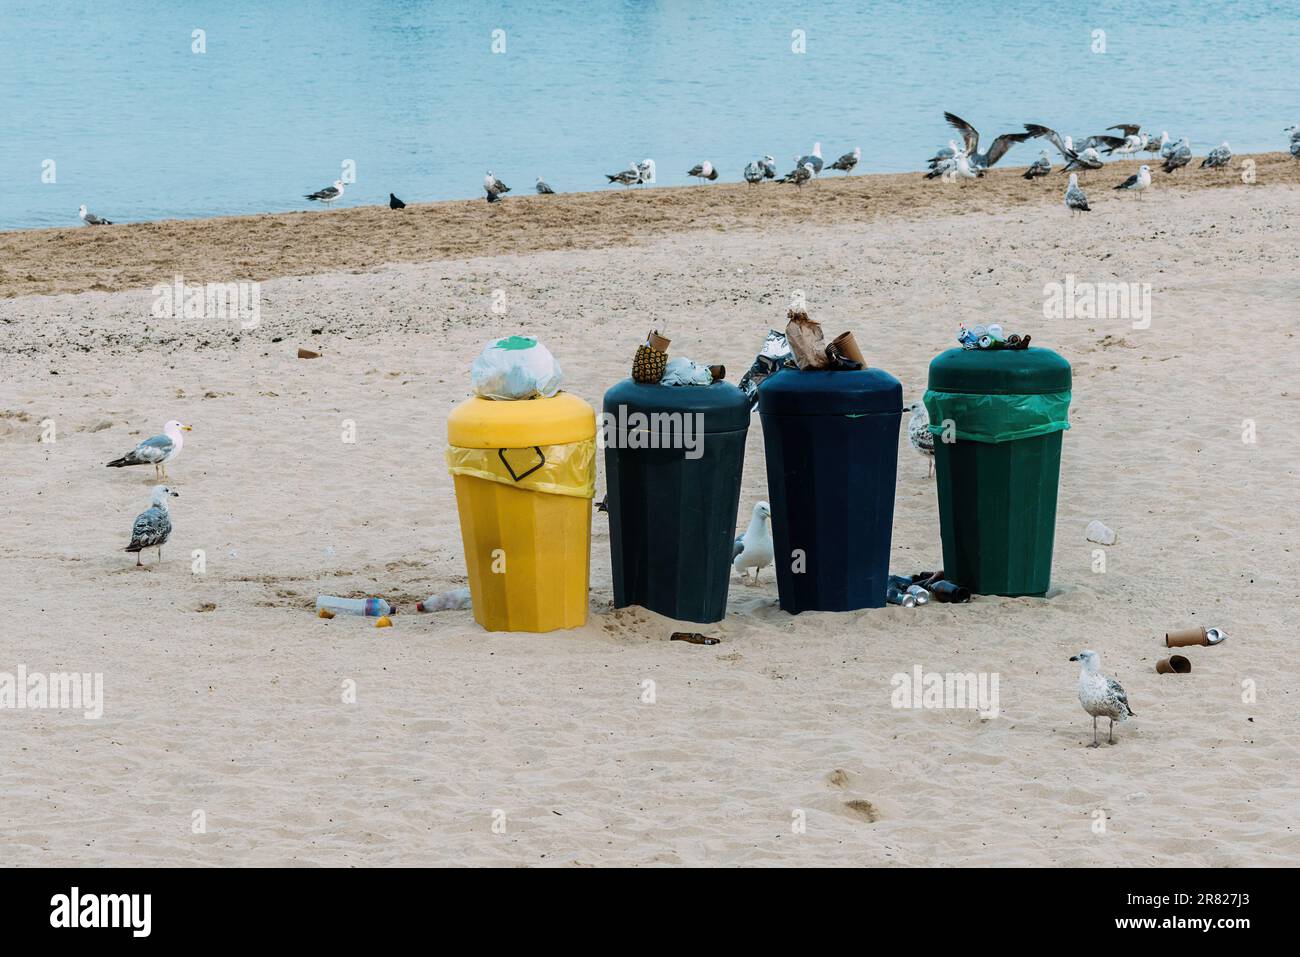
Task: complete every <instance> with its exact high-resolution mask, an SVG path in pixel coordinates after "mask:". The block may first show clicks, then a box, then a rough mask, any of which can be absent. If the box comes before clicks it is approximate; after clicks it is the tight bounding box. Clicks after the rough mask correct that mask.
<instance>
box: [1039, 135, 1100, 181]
mask: <svg viewBox="0 0 1300 957" xmlns="http://www.w3.org/2000/svg"><path fill="white" fill-rule="evenodd" d="M1025 129H1026V130H1028V131H1029V134H1030V135H1031V136H1035V137H1037V136H1045V137H1047V138H1048V139H1049V140H1050V141H1051V142H1052V144H1053V145H1054V146H1055V147H1056V148H1057V149H1058V150H1060V152H1061V157H1062V158H1063V159H1065V161H1066V164H1065V166H1063V167H1062V168H1061V172H1062V173H1068V172H1071V171H1073V170H1076V169H1101V167H1102V161H1101V156H1100V154H1098V152H1097V149H1096V147H1093V146H1086V147H1083V148H1082V149H1080V150H1075V148H1074V142H1073V141H1072V140H1071V139H1070V138H1069V137H1068V136H1067V137H1066V138H1065V139H1064V140H1062V139H1061V134H1060V133H1058V132H1056V130H1054V129H1052V128H1051V127H1048V126H1041V125H1039V124H1037V123H1026V124H1025Z"/></svg>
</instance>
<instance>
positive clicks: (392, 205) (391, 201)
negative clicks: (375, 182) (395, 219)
mask: <svg viewBox="0 0 1300 957" xmlns="http://www.w3.org/2000/svg"><path fill="white" fill-rule="evenodd" d="M388 208H389V209H406V204H405V203H404V202H402V201H401V200H400V199H398V198H397V197H396V196H394V195H393V194H392V193H389V194H388Z"/></svg>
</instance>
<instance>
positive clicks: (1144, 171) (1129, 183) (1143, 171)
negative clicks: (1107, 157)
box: [1115, 163, 1151, 199]
mask: <svg viewBox="0 0 1300 957" xmlns="http://www.w3.org/2000/svg"><path fill="white" fill-rule="evenodd" d="M1150 185H1151V167H1150V166H1147V165H1146V164H1145V163H1144V164H1143V165H1141V166H1139V167H1138V171H1137V172H1136V173H1134V174H1133V175H1132V176H1130V177H1129V178H1128V179H1126V180H1124V182H1122V183H1120V184H1119V185H1118V186H1116V187H1115V189H1122V190H1124V191H1125V192H1126V193H1137V194H1138V198H1139V199H1141V198H1142V191H1143V190H1144V189H1146V188H1147V187H1148V186H1150Z"/></svg>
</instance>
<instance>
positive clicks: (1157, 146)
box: [79, 113, 1300, 226]
mask: <svg viewBox="0 0 1300 957" xmlns="http://www.w3.org/2000/svg"><path fill="white" fill-rule="evenodd" d="M943 117H944V119H945V120H947V121H948V125H949V126H951V127H952V128H953V129H954V130H956V131H957V132H958V133H960V134H961V139H960V141H958V140H955V139H954V140H949V141H948V145H947V146H946V147H944V148H943V149H940V150H938V151H937V152H936V153H935V154H934V155H933V156H931V157H930V158H929V159H928V160H926V165H927V167H928V169H927V171H926V173H925V178H926V179H943V180H945V181H947V182H954V181H955V182H966V181H969V180H975V179H979V178H980V177H981V176H983V175H984V174H985V173H986V172H987V171H988V170H989V169H990V168H991V167H992V166H993V165H994V164H996V163H997V162H998V160H1000V159H1002V157H1004V156H1005V155H1006V154H1007V152H1008V151H1009V150H1010V149H1011V148H1012V147H1013V146H1015V145H1016V144H1018V143H1024V142H1026V141H1028V140H1031V139H1039V138H1043V139H1046V140H1048V141H1049V142H1050V143H1051V144H1052V145H1053V146H1055V147H1056V149H1057V152H1059V153H1060V154H1061V161H1062V164H1063V165H1062V166H1061V172H1062V173H1069V174H1070V181H1069V185H1068V186H1067V187H1066V190H1065V206H1066V208H1067V209H1068V210H1070V211H1071V212H1072V213H1085V212H1090V211H1091V208H1092V207H1090V206H1089V205H1088V197H1087V195H1086V194H1085V193H1084V191H1083V189H1082V188H1081V187H1080V186H1079V174H1081V173H1085V172H1088V171H1090V170H1098V169H1101V168H1102V167H1103V166H1104V165H1105V160H1104V157H1107V156H1114V157H1121V158H1123V157H1131V156H1136V155H1137V154H1139V153H1147V154H1153V155H1155V156H1158V157H1159V158H1160V160H1161V167H1160V168H1161V169H1162V170H1164V172H1166V173H1176V172H1177V171H1178V170H1180V169H1182V168H1183V167H1184V166H1187V165H1189V164H1190V163H1191V161H1192V148H1191V145H1190V144H1189V143H1188V140H1187V137H1185V136H1184V137H1181V138H1180V139H1177V140H1174V139H1171V138H1170V136H1169V131H1168V130H1161V131H1160V135H1159V136H1156V135H1155V134H1153V133H1151V132H1144V131H1143V130H1142V127H1141V125H1140V124H1138V123H1117V124H1115V125H1114V126H1109V127H1107V128H1106V130H1105V132H1103V133H1097V134H1094V135H1091V136H1083V137H1080V138H1079V139H1078V140H1075V139H1074V138H1073V137H1071V136H1061V134H1060V133H1058V132H1057V131H1056V130H1054V129H1052V128H1051V127H1049V126H1043V125H1042V124H1039V123H1026V124H1025V125H1024V132H1023V133H1003V134H1001V135H1000V136H998V137H996V138H995V139H994V140H993V142H992V143H990V144H989V147H988V149H987V150H983V151H981V150H980V133H979V130H977V129H975V127H973V126H971V124H970V123H967V122H966V121H965V120H963V119H962V118H961V117H960V116H957V115H956V114H955V113H944V114H943ZM1282 132H1284V133H1286V134H1288V135H1289V136H1290V138H1291V139H1290V153H1291V155H1292V156H1293V157H1295V159H1297V160H1300V126H1288V127H1287V128H1286V129H1285V130H1283V131H1282ZM861 161H862V148H861V147H858V146H855V147H854V148H853V149H852V150H851V151H850V152H848V153H845V154H844V155H843V156H841V157H840V158H839V159H837V160H835V162H833V163H831V164H829V165H827V164H826V162H825V160H824V159H823V157H822V145H821V143H820V142H818V143H814V144H813V148H812V152H811V153H808V154H806V155H804V156H798V157H795V160H794V169H792V170H790V171H789V172H788V173H786V174H785V175H784V176H777V166H776V160H775V159H774V158H773V157H772V156H770V155H764V156H762V157H760V158H758V159H755V160H751V161H750V162H749V163H748V164H747V165H746V166H745V168H744V172H743V174H742V175H743V176H744V179H745V182H747V183H749V184H750V185H757V184H759V183H762V182H764V181H765V180H774V181H775V182H778V183H793V184H794V185H795V186H798V187H802V186H804V185H805V184H806V183H808V182H810V181H812V180H814V179H816V178H817V177H818V176H819V175H820V174H821V173H822V172H823V171H830V170H838V171H841V172H844V173H851V172H852V171H853V170H854V169H855V168H856V167H857V165H858V163H860V162H861ZM1231 163H1232V148H1231V147H1230V146H1229V145H1228V143H1227V141H1226V140H1225V141H1224V142H1222V143H1220V144H1219V145H1218V146H1216V147H1215V148H1214V149H1212V150H1210V152H1209V153H1208V154H1207V155H1206V157H1205V158H1204V159H1203V160H1202V161H1201V166H1200V168H1202V169H1207V168H1208V169H1220V170H1222V169H1227V168H1228V167H1229V166H1230V165H1231ZM1051 172H1052V160H1051V156H1050V154H1049V153H1048V151H1047V150H1046V149H1043V150H1040V151H1039V154H1038V158H1037V159H1035V160H1034V161H1033V162H1032V163H1031V164H1030V165H1029V167H1028V168H1027V169H1026V170H1025V172H1024V174H1023V176H1024V178H1025V179H1027V180H1035V179H1041V178H1043V177H1045V176H1048V175H1050V174H1051ZM686 175H687V176H690V177H693V178H695V179H698V180H700V181H701V182H705V183H711V182H713V181H715V180H717V179H718V175H719V174H718V169H717V167H716V166H714V165H713V164H712V163H711V162H709V161H707V160H705V161H704V162H701V163H697V164H695V165H694V166H692V167H691V168H690V169H689V170H687V171H686ZM605 179H606V180H607V181H608V182H607V185H614V184H618V185H620V186H641V185H646V184H649V183H653V182H654V181H655V163H654V160H652V159H646V160H642V161H641V162H639V163H638V162H636V161H635V160H633V161H630V162H629V163H628V164H627V169H624V170H620V171H619V172H617V173H606V174H605ZM1150 185H1151V167H1150V166H1148V165H1143V166H1142V167H1140V168H1139V169H1138V171H1137V172H1136V173H1134V174H1133V175H1132V176H1130V177H1129V178H1128V179H1126V180H1124V182H1122V183H1120V184H1119V185H1118V186H1115V187H1113V188H1114V189H1116V190H1120V191H1123V192H1126V193H1136V194H1138V195H1139V196H1140V195H1141V194H1142V192H1143V191H1144V190H1145V189H1147V187H1149V186H1150ZM345 189H346V187H345V186H344V184H343V181H342V180H335V181H334V183H333V184H332V185H330V186H326V187H325V188H324V189H318V190H316V191H315V192H314V193H307V194H306V195H305V196H304V198H305V199H307V200H308V201H309V202H315V203H320V204H322V205H324V206H331V205H333V204H334V203H335V202H337V201H338V200H339V199H340V198H342V196H343V193H344V192H345ZM483 189H484V192H485V193H486V194H487V201H488V202H489V203H499V202H501V197H502V196H504V195H505V194H506V193H508V192H510V187H509V186H507V185H506V184H505V183H503V182H502V181H501V180H500V179H498V178H497V177H496V176H495V175H494V174H493V173H492V171H491V170H488V172H487V174H486V175H485V176H484V177H483ZM535 189H536V191H537V193H538V194H539V195H542V196H548V195H551V194H553V193H554V192H555V190H553V189H552V188H551V187H550V186H548V185H547V184H546V182H545V181H544V180H543V179H542V178H541V177H540V176H539V177H537V182H536V184H535ZM388 205H389V207H390V208H391V209H404V208H405V207H406V203H404V202H402V201H401V200H400V199H398V198H397V197H396V196H395V195H393V194H392V193H389V194H388ZM79 212H80V217H81V221H82V222H84V223H85V224H86V225H87V226H111V225H113V221H112V220H110V219H104V218H102V217H100V216H96V215H95V214H94V213H92V212H90V211H89V210H88V209H87V208H86V206H85V204H84V203H83V204H82V206H81V209H80V211H79Z"/></svg>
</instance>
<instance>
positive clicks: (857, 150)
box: [826, 146, 862, 173]
mask: <svg viewBox="0 0 1300 957" xmlns="http://www.w3.org/2000/svg"><path fill="white" fill-rule="evenodd" d="M861 159H862V147H861V146H855V147H853V152H852V153H845V154H844V155H843V156H841V157H840V158H839V159H837V160H836V161H835V162H834V163H832V164H831V165H830V166H828V167H826V168H827V169H828V170H832V169H839V170H843V171H844V172H846V173H850V172H852V171H853V167H855V166H857V165H858V161H859V160H861Z"/></svg>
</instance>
